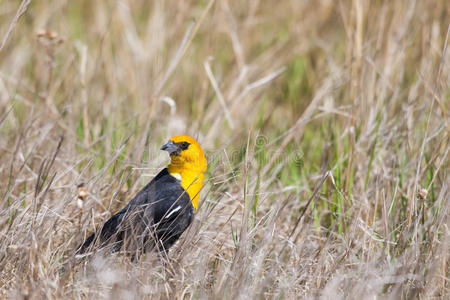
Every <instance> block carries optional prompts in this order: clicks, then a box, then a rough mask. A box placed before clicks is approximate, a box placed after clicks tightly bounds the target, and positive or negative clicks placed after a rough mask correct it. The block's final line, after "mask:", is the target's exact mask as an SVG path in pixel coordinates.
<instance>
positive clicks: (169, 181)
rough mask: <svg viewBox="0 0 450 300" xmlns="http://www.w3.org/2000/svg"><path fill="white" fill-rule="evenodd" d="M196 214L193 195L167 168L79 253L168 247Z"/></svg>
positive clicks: (162, 248) (107, 222)
mask: <svg viewBox="0 0 450 300" xmlns="http://www.w3.org/2000/svg"><path fill="white" fill-rule="evenodd" d="M192 218H193V207H192V204H191V199H190V197H189V195H188V194H187V193H186V191H185V190H184V189H183V187H182V186H181V183H180V181H179V180H177V179H176V178H175V177H173V176H172V175H170V174H169V172H168V170H167V168H166V169H163V170H162V171H161V172H160V173H159V174H158V175H157V176H156V177H155V178H154V179H153V180H152V181H151V182H150V183H149V184H147V185H146V186H145V187H144V188H143V189H142V190H141V191H140V192H139V193H138V194H137V195H136V196H135V197H134V198H133V199H132V200H131V201H130V202H129V203H128V204H127V205H126V206H125V207H124V208H123V209H122V210H121V211H120V212H118V213H117V214H115V215H114V216H112V217H111V218H110V219H109V220H108V221H106V222H105V224H104V225H103V226H102V228H101V229H100V230H97V231H96V232H95V233H93V234H92V235H91V236H89V237H88V238H87V239H86V241H85V242H84V243H83V245H82V246H81V247H80V248H79V250H78V253H79V254H82V253H85V252H86V250H88V249H89V248H92V249H99V248H109V249H110V250H111V251H118V250H120V249H121V248H122V247H123V248H125V249H126V250H127V251H129V252H135V251H136V252H145V251H147V250H149V249H153V248H154V247H155V246H157V248H158V249H160V250H163V251H166V250H167V249H168V248H169V247H170V246H172V245H173V243H175V241H176V240H177V239H178V238H179V237H180V236H181V234H182V233H183V232H184V231H185V230H186V228H187V227H188V226H189V224H190V223H191V222H192Z"/></svg>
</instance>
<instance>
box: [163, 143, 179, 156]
mask: <svg viewBox="0 0 450 300" xmlns="http://www.w3.org/2000/svg"><path fill="white" fill-rule="evenodd" d="M161 150H166V151H167V152H169V154H170V155H172V154H175V155H177V154H178V151H179V150H180V149H178V146H177V145H175V143H174V142H173V141H168V142H167V144H165V145H164V146H162V147H161Z"/></svg>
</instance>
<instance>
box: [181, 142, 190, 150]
mask: <svg viewBox="0 0 450 300" xmlns="http://www.w3.org/2000/svg"><path fill="white" fill-rule="evenodd" d="M189 145H190V144H189V143H188V142H181V143H180V149H181V150H186V149H187V148H188V147H189Z"/></svg>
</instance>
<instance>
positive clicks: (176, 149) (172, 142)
mask: <svg viewBox="0 0 450 300" xmlns="http://www.w3.org/2000/svg"><path fill="white" fill-rule="evenodd" d="M161 150H166V151H167V152H169V154H170V164H169V166H168V167H167V168H168V170H169V173H170V174H171V175H172V176H174V177H175V178H177V179H179V180H181V185H182V186H183V188H184V189H185V190H186V191H187V193H188V194H189V197H190V198H191V201H192V205H193V206H194V209H195V210H197V206H198V199H199V196H200V190H201V189H202V186H203V180H204V178H205V176H204V172H205V171H206V167H207V162H206V158H205V155H204V153H203V150H202V148H201V147H200V145H199V143H197V141H196V140H195V139H194V138H192V137H190V136H187V135H177V136H174V137H172V138H171V139H169V141H168V142H167V144H165V145H164V146H162V147H161Z"/></svg>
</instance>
